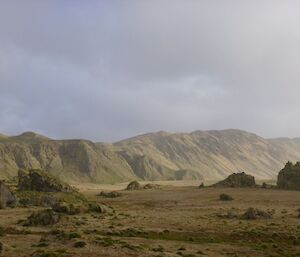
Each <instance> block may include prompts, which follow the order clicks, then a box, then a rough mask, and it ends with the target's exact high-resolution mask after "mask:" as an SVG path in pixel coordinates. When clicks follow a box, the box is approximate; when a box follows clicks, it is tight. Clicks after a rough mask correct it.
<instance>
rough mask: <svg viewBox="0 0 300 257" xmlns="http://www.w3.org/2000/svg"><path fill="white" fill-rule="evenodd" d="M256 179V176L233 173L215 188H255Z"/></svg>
mask: <svg viewBox="0 0 300 257" xmlns="http://www.w3.org/2000/svg"><path fill="white" fill-rule="evenodd" d="M255 186H256V183H255V178H254V176H251V175H248V174H246V173H245V172H241V173H233V174H231V175H230V176H228V177H227V178H226V179H224V180H222V181H220V182H218V183H216V184H214V185H213V187H236V188H241V187H255Z"/></svg>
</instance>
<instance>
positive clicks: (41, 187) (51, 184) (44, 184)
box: [18, 169, 73, 192]
mask: <svg viewBox="0 0 300 257" xmlns="http://www.w3.org/2000/svg"><path fill="white" fill-rule="evenodd" d="M18 178H19V183H18V189H19V190H24V191H40V192H72V191H73V189H72V188H71V186H69V185H68V184H66V183H63V182H62V181H60V180H59V179H57V178H55V177H53V176H51V175H50V174H48V173H47V172H44V171H41V170H38V169H34V170H30V171H29V172H28V173H27V172H26V171H24V170H19V172H18Z"/></svg>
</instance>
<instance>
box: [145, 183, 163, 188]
mask: <svg viewBox="0 0 300 257" xmlns="http://www.w3.org/2000/svg"><path fill="white" fill-rule="evenodd" d="M143 188H144V189H161V186H160V185H157V184H153V183H148V184H146V185H145V186H144V187H143Z"/></svg>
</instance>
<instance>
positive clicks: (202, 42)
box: [0, 0, 300, 141]
mask: <svg viewBox="0 0 300 257" xmlns="http://www.w3.org/2000/svg"><path fill="white" fill-rule="evenodd" d="M299 11H300V2H299V1H297V0H294V1H292V0H285V1H282V0H278V1H277V0H251V1H249V0H235V1H233V0H226V1H223V0H219V1H217V0H206V1H201V0H194V1H193V0H181V1H179V0H169V1H167V0H157V1H155V0H151V1H148V0H144V1H143V0H136V1H131V0H120V1H114V0H107V1H104V0H103V1H101V0H99V1H79V0H78V1H76V0H72V1H71V0H65V1H61V0H60V1H54V0H49V1H46V0H44V1H40V0H35V1H31V0H26V1H23V0H19V1H13V0H2V1H0V120H1V122H0V132H2V133H6V134H18V133H20V132H23V131H27V130H31V131H37V132H40V133H42V134H45V135H48V136H51V137H54V138H88V139H92V140H96V141H114V140H118V139H122V138H126V137H129V136H133V135H135V134H140V133H144V132H149V131H158V130H167V131H187V132H188V131H193V130H198V129H201V130H205V129H224V128H240V129H245V130H248V131H252V132H255V133H258V134H260V135H262V136H266V137H275V136H290V137H294V136H300V120H299V119H298V117H299V111H300V100H299V96H300V27H299V24H300V15H299Z"/></svg>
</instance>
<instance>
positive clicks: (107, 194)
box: [99, 191, 122, 198]
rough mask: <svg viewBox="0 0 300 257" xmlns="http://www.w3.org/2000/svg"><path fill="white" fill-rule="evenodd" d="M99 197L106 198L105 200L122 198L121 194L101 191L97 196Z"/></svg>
mask: <svg viewBox="0 0 300 257" xmlns="http://www.w3.org/2000/svg"><path fill="white" fill-rule="evenodd" d="M99 196H102V197H106V198H117V197H120V196H122V194H121V193H120V192H117V191H111V192H104V191H102V192H101V193H100V194H99Z"/></svg>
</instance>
